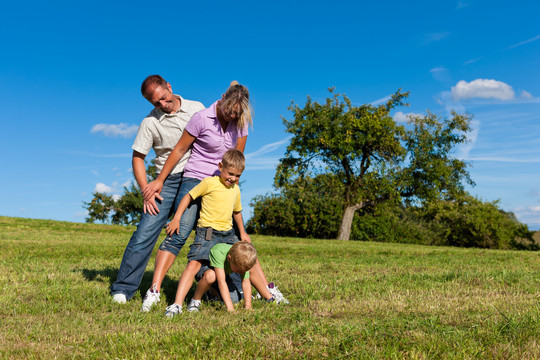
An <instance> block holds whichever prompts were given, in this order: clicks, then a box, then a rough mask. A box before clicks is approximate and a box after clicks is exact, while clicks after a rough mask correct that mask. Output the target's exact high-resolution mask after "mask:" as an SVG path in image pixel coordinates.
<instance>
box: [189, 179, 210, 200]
mask: <svg viewBox="0 0 540 360" xmlns="http://www.w3.org/2000/svg"><path fill="white" fill-rule="evenodd" d="M209 179H211V177H208V178H204V179H202V181H201V182H200V183H199V184H198V185H197V186H195V187H194V188H193V189H191V190H190V192H189V195H190V196H191V197H192V198H193V199H197V198H198V197H200V196H204V195H206V194H207V193H208V184H209Z"/></svg>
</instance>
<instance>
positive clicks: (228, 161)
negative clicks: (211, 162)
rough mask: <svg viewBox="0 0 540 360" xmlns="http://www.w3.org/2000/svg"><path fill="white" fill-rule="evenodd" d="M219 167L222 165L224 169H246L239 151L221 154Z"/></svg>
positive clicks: (242, 155)
mask: <svg viewBox="0 0 540 360" xmlns="http://www.w3.org/2000/svg"><path fill="white" fill-rule="evenodd" d="M221 165H223V167H224V168H235V169H238V170H240V171H244V169H245V167H246V158H245V157H244V154H243V153H242V152H241V151H240V150H237V149H229V150H227V152H226V153H225V154H223V158H222V159H221Z"/></svg>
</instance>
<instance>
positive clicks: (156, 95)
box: [146, 83, 178, 114]
mask: <svg viewBox="0 0 540 360" xmlns="http://www.w3.org/2000/svg"><path fill="white" fill-rule="evenodd" d="M146 99H147V100H148V101H150V103H151V104H152V105H154V106H155V107H157V108H158V109H159V110H161V111H163V112H164V113H167V114H171V113H173V112H174V111H176V110H178V109H175V107H176V104H177V101H178V99H177V98H176V97H175V96H174V95H173V93H172V88H171V84H169V83H167V86H166V87H163V86H161V85H158V86H154V87H153V88H150V89H148V94H147V97H146Z"/></svg>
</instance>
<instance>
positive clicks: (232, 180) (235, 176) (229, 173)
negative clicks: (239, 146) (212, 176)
mask: <svg viewBox="0 0 540 360" xmlns="http://www.w3.org/2000/svg"><path fill="white" fill-rule="evenodd" d="M218 167H219V171H220V172H219V177H220V178H221V180H223V182H224V183H225V186H226V187H231V186H233V185H234V184H236V183H238V180H239V179H240V176H241V175H242V172H243V170H240V169H237V168H235V167H223V165H222V164H221V163H219V166H218Z"/></svg>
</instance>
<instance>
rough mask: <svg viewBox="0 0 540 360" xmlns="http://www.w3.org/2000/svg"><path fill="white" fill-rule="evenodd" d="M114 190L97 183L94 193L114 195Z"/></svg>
mask: <svg viewBox="0 0 540 360" xmlns="http://www.w3.org/2000/svg"><path fill="white" fill-rule="evenodd" d="M113 191H114V190H113V188H112V187H110V186H107V185H105V184H103V183H97V184H96V187H95V188H94V192H98V193H104V194H110V193H112V192H113Z"/></svg>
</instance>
